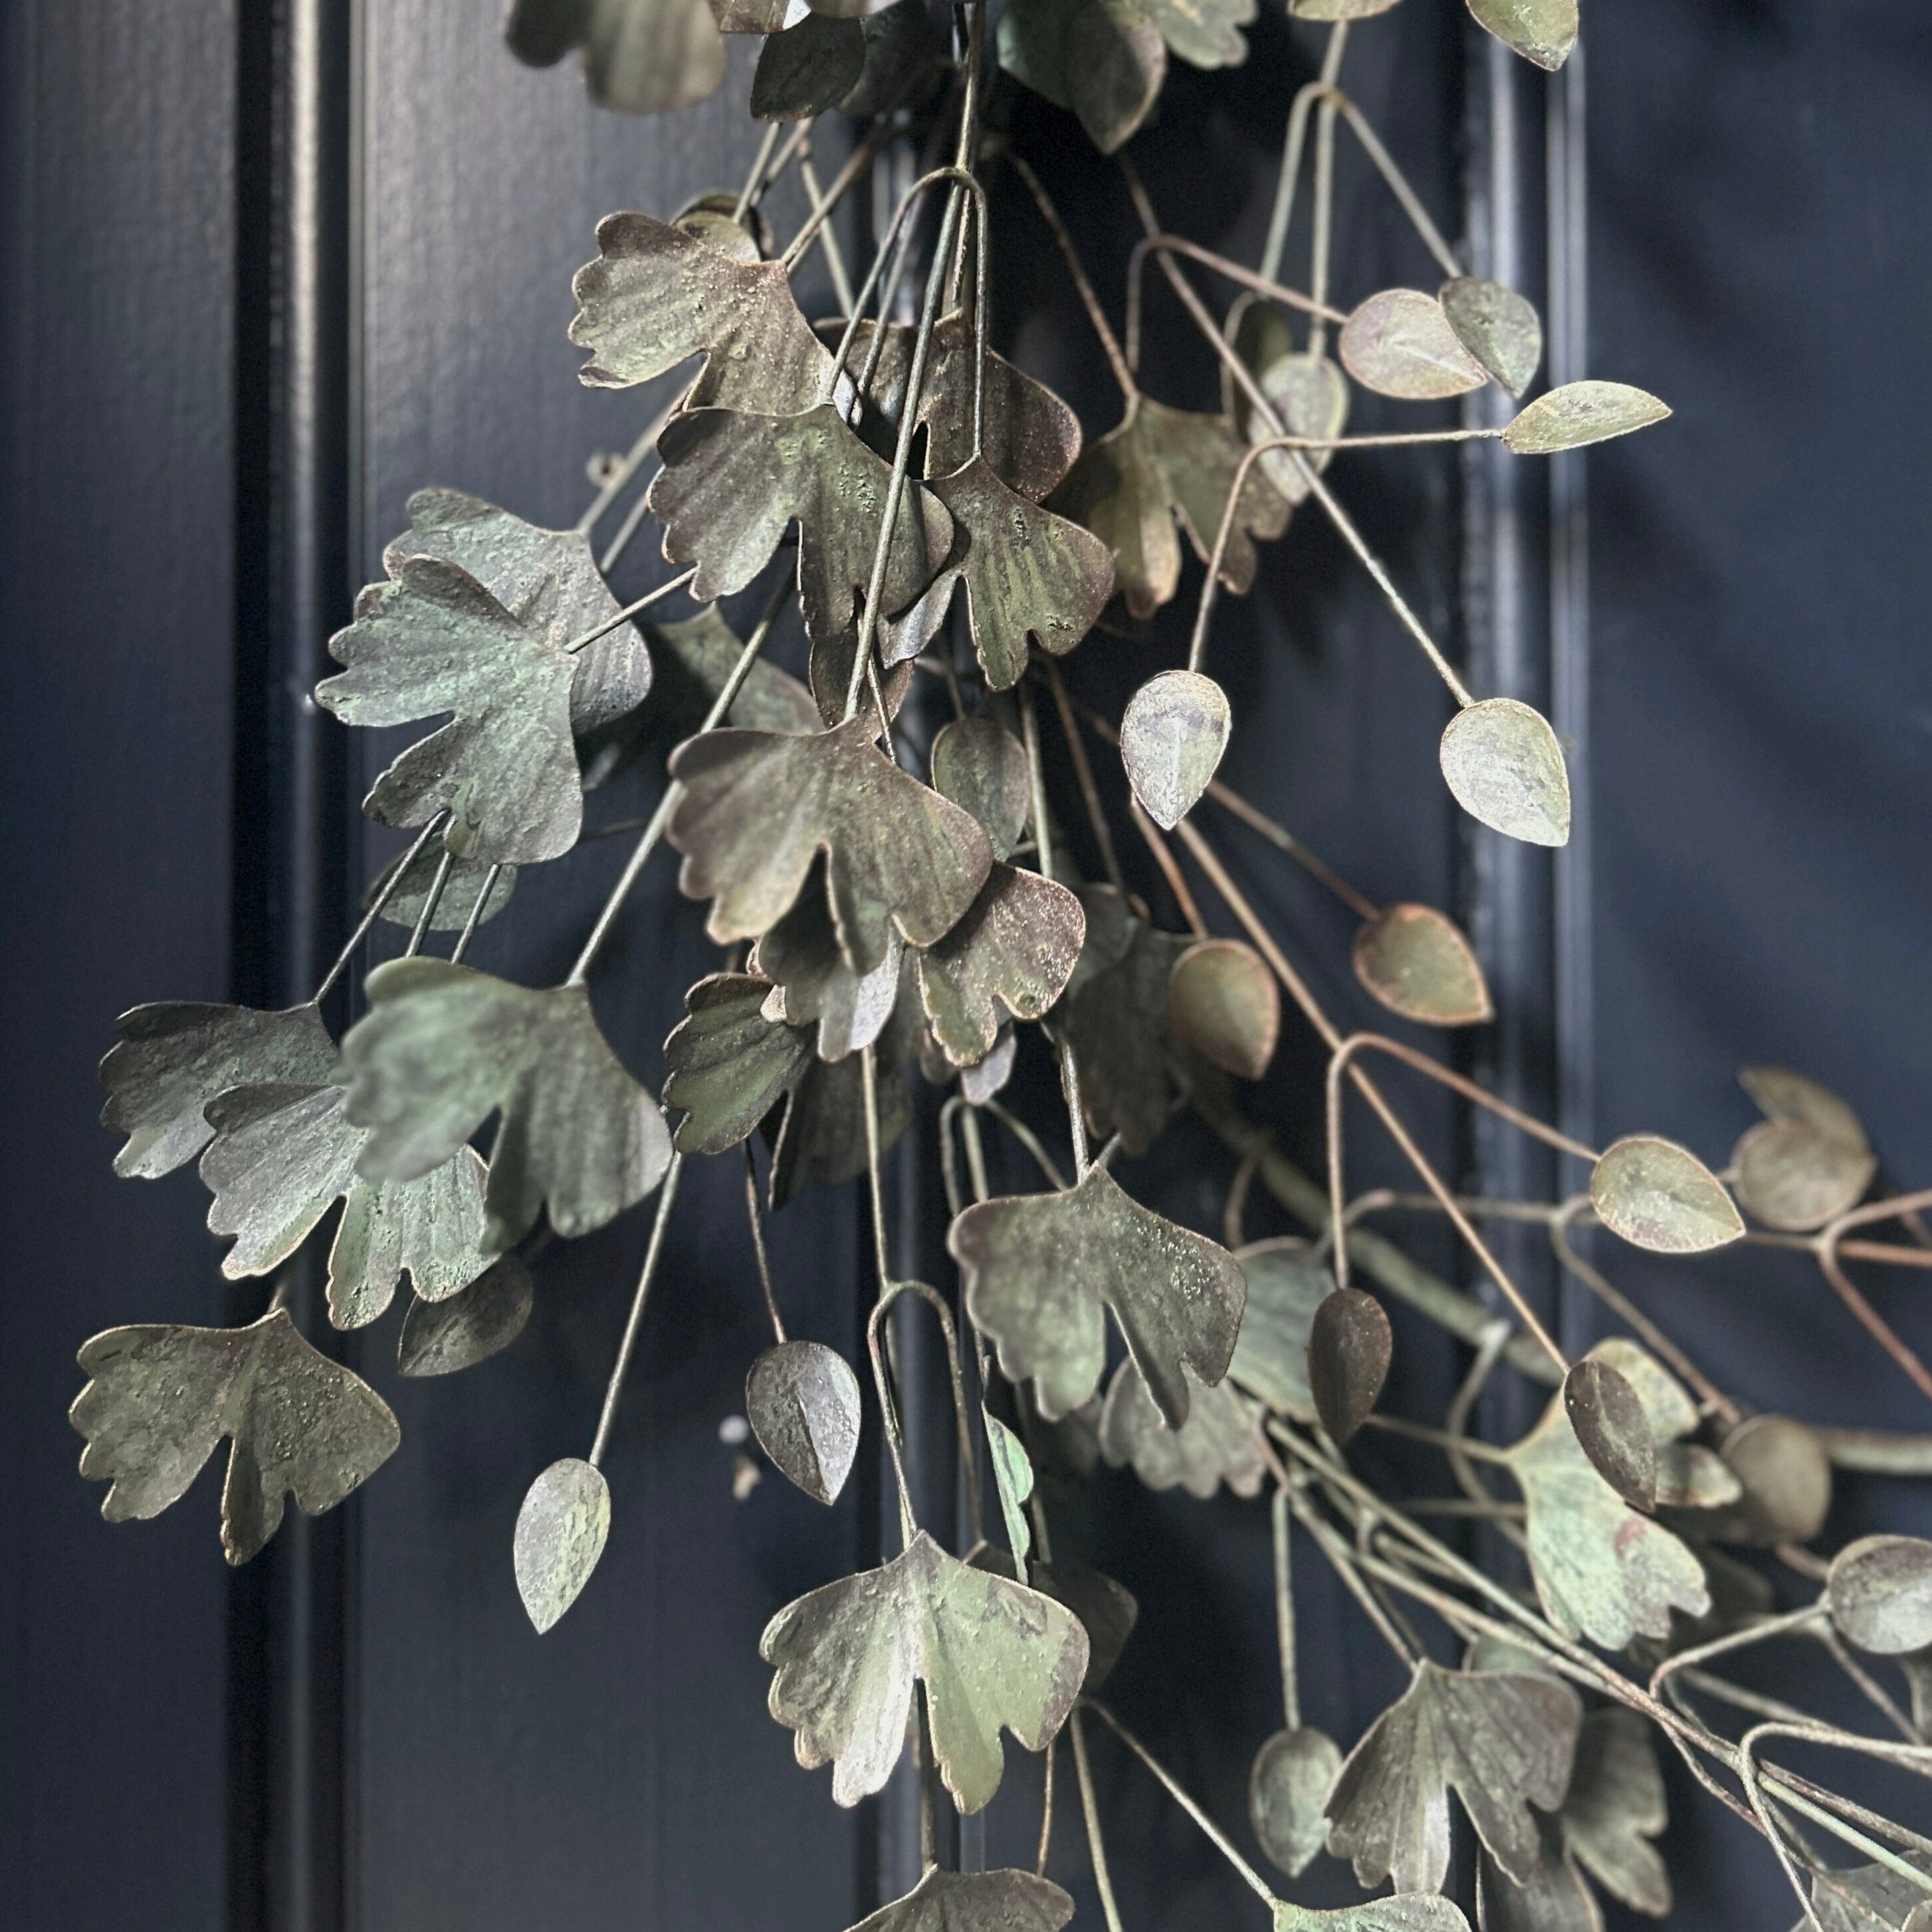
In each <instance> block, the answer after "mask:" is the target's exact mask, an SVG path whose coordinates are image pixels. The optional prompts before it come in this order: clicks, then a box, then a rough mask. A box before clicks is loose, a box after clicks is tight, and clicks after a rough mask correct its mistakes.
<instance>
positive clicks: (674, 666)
mask: <svg viewBox="0 0 1932 1932" xmlns="http://www.w3.org/2000/svg"><path fill="white" fill-rule="evenodd" d="M646 636H648V637H649V639H650V643H651V652H652V658H653V661H655V664H656V666H657V679H658V682H657V688H656V689H655V691H654V693H653V694H652V700H651V708H650V715H651V717H652V718H653V719H657V718H663V719H664V721H665V722H666V724H667V725H668V727H670V729H672V730H676V732H677V733H678V735H679V736H680V737H687V736H689V735H690V734H691V733H692V732H694V731H695V730H697V729H698V728H699V727H700V725H701V724H703V720H704V718H705V715H706V713H707V712H709V710H710V709H711V706H712V704H713V703H715V701H716V700H717V697H718V694H719V692H721V691H722V690H723V689H724V686H725V683H726V682H727V680H728V679H729V678H730V675H731V673H732V672H733V670H735V669H736V666H737V663H738V660H739V658H741V657H742V656H743V655H744V653H745V642H744V640H743V639H742V637H739V635H738V634H737V632H736V631H734V630H733V629H732V628H731V627H730V625H729V624H727V623H726V622H725V621H724V618H723V617H722V616H720V615H719V613H718V607H717V606H716V605H715V604H707V605H706V607H704V609H703V610H700V612H699V613H697V616H694V617H687V618H685V619H684V620H683V621H682V622H681V623H674V624H652V625H649V626H648V627H647V628H646ZM842 695H843V694H842V693H841V696H842ZM724 721H725V723H726V724H730V725H735V726H736V727H738V728H739V730H745V731H795V732H806V731H816V730H818V728H819V724H820V720H819V715H818V707H817V705H815V704H814V703H813V702H812V700H811V692H810V691H808V690H806V688H805V686H804V685H802V684H801V683H799V681H798V679H796V678H795V677H793V676H791V675H790V673H788V672H785V671H781V670H779V669H778V666H777V665H775V664H768V663H766V661H765V660H764V659H763V658H759V659H758V660H757V661H756V662H755V663H754V664H753V665H752V666H751V673H750V675H749V676H747V677H746V678H745V682H744V685H743V687H742V688H741V689H740V690H739V693H738V694H737V696H736V697H734V698H733V699H732V700H731V709H730V710H729V711H728V712H727V713H726V714H725V718H724Z"/></svg>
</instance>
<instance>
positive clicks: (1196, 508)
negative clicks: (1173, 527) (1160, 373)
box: [1134, 397, 1289, 595]
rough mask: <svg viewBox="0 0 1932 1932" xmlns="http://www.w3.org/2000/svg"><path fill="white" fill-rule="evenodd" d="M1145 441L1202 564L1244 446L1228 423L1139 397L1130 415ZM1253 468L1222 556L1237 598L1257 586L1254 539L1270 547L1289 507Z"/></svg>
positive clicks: (1227, 579) (1216, 532)
mask: <svg viewBox="0 0 1932 1932" xmlns="http://www.w3.org/2000/svg"><path fill="white" fill-rule="evenodd" d="M1134 418H1135V420H1136V422H1137V423H1138V424H1139V427H1140V431H1141V434H1142V437H1144V438H1145V440H1146V442H1147V444H1148V448H1149V449H1151V450H1152V451H1153V452H1154V460H1155V461H1156V462H1157V463H1159V464H1160V469H1161V473H1162V475H1163V476H1164V477H1165V478H1166V482H1167V488H1168V493H1169V499H1170V501H1171V502H1172V506H1173V510H1174V514H1175V516H1176V517H1178V518H1179V519H1180V520H1181V528H1182V529H1184V530H1185V531H1186V532H1187V539H1188V541H1189V542H1190V543H1191V544H1193V546H1194V552H1195V554H1196V556H1199V558H1200V559H1201V561H1202V562H1203V563H1205V562H1208V559H1210V558H1211V556H1213V555H1214V540H1215V538H1217V536H1219V535H1220V531H1221V520H1222V518H1223V517H1224V516H1225V515H1226V513H1227V508H1228V496H1229V492H1230V491H1232V490H1233V488H1234V487H1235V478H1236V477H1237V476H1238V475H1239V474H1240V473H1241V459H1242V458H1244V456H1245V455H1247V444H1246V443H1244V441H1243V440H1242V438H1241V436H1240V434H1238V432H1237V431H1236V430H1235V426H1234V425H1233V423H1232V422H1230V421H1229V419H1228V418H1227V417H1226V416H1204V415H1201V414H1199V413H1197V412H1196V411H1193V410H1172V409H1169V407H1167V405H1166V404H1164V403H1157V402H1155V401H1153V400H1152V399H1151V398H1147V397H1143V398H1142V399H1141V402H1140V407H1139V409H1138V410H1136V412H1134ZM1265 468H1266V466H1265V464H1259V463H1258V464H1257V465H1256V466H1255V468H1253V469H1251V470H1250V471H1249V472H1248V478H1247V481H1246V482H1245V483H1244V484H1242V486H1241V503H1240V505H1239V506H1238V508H1237V509H1236V511H1235V520H1234V523H1233V525H1232V528H1231V529H1229V533H1228V547H1227V548H1226V550H1225V551H1224V552H1223V553H1222V557H1221V573H1220V575H1221V581H1222V582H1223V583H1224V584H1226V586H1227V587H1228V588H1229V589H1230V590H1232V591H1233V592H1235V594H1236V595H1244V594H1245V593H1246V592H1247V589H1248V587H1249V586H1250V585H1251V584H1252V583H1253V582H1254V580H1255V571H1256V568H1257V567H1258V565H1259V562H1260V559H1259V555H1258V554H1257V553H1256V549H1255V544H1256V541H1257V540H1259V541H1264V542H1272V541H1274V539H1275V538H1277V537H1278V536H1280V535H1281V533H1282V532H1283V530H1285V529H1287V527H1288V517H1289V506H1288V505H1287V503H1286V502H1285V501H1284V500H1283V498H1282V497H1281V496H1280V493H1278V492H1277V490H1276V489H1275V487H1274V484H1271V482H1270V481H1268V477H1267V475H1266V473H1265Z"/></svg>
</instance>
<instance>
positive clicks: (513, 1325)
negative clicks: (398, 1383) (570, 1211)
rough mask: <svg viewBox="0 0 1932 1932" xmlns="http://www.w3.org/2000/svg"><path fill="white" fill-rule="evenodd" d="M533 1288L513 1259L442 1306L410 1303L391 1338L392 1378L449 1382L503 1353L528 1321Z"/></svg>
mask: <svg viewBox="0 0 1932 1932" xmlns="http://www.w3.org/2000/svg"><path fill="white" fill-rule="evenodd" d="M534 1298H535V1283H533V1282H532V1280H531V1279H530V1271H529V1269H528V1268H526V1267H525V1266H524V1265H523V1262H520V1260H519V1259H517V1257H516V1256H514V1255H502V1256H499V1257H498V1258H497V1259H496V1262H494V1263H493V1265H491V1266H490V1268H487V1269H485V1270H484V1272H483V1273H482V1274H480V1275H478V1277H476V1279H475V1280H474V1281H472V1283H470V1284H469V1286H468V1287H467V1288H466V1289H461V1290H460V1291H459V1292H458V1293H456V1294H455V1295H451V1296H450V1297H449V1298H448V1299H447V1300H446V1301H425V1300H424V1299H423V1298H422V1297H421V1296H420V1295H419V1296H418V1297H417V1298H416V1299H415V1300H414V1301H412V1302H411V1303H410V1306H409V1310H408V1312H407V1313H406V1314H405V1315H404V1317H403V1326H402V1331H401V1334H398V1337H396V1372H397V1373H398V1375H404V1376H452V1375H455V1373H456V1372H457V1371H458V1370H459V1369H469V1368H474V1367H475V1366H476V1364H478V1362H484V1361H488V1360H489V1358H490V1357H491V1356H492V1355H496V1354H497V1353H499V1352H500V1351H502V1349H507V1348H508V1346H510V1344H511V1343H512V1342H514V1340H516V1339H517V1337H518V1336H519V1335H520V1334H522V1333H523V1325H524V1323H525V1322H528V1321H529V1319H530V1307H531V1304H532V1301H533V1299H534Z"/></svg>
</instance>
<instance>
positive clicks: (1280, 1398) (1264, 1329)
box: [1228, 1235, 1335, 1422]
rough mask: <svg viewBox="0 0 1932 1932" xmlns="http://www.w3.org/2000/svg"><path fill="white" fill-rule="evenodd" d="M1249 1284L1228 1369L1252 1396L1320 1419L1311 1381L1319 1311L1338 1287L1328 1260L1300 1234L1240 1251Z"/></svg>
mask: <svg viewBox="0 0 1932 1932" xmlns="http://www.w3.org/2000/svg"><path fill="white" fill-rule="evenodd" d="M1235 1260H1236V1261H1237V1262H1239V1263H1240V1264H1241V1274H1242V1277H1243V1278H1244V1280H1246V1282H1247V1287H1248V1295H1247V1307H1246V1309H1245V1310H1244V1313H1243V1314H1242V1316H1241V1340H1239V1341H1238V1342H1237V1343H1235V1354H1234V1358H1233V1360H1232V1361H1230V1362H1229V1364H1228V1373H1229V1376H1230V1377H1231V1378H1232V1379H1233V1380H1234V1381H1235V1382H1238V1383H1239V1384H1240V1385H1241V1387H1242V1388H1244V1389H1246V1390H1247V1391H1248V1393H1249V1394H1250V1395H1254V1396H1258V1397H1260V1399H1261V1400H1262V1401H1263V1402H1265V1403H1267V1405H1268V1407H1269V1408H1270V1409H1274V1410H1275V1411H1277V1412H1278V1413H1280V1414H1281V1415H1286V1416H1289V1417H1292V1418H1293V1419H1294V1420H1295V1421H1297V1422H1313V1421H1316V1411H1315V1396H1314V1392H1313V1391H1312V1390H1311V1389H1310V1388H1309V1386H1308V1337H1309V1331H1310V1329H1311V1328H1312V1327H1313V1325H1314V1321H1315V1311H1316V1309H1317V1308H1319V1307H1320V1306H1321V1305H1322V1302H1323V1301H1325V1299H1326V1298H1328V1296H1329V1295H1331V1294H1333V1293H1334V1289H1335V1277H1334V1276H1333V1275H1332V1274H1330V1273H1329V1271H1328V1264H1327V1263H1326V1262H1325V1261H1323V1260H1322V1259H1321V1258H1320V1257H1319V1256H1318V1255H1316V1253H1315V1252H1314V1250H1313V1249H1311V1248H1310V1247H1309V1245H1308V1244H1307V1242H1306V1241H1303V1240H1302V1239H1301V1238H1300V1237H1299V1236H1297V1235H1283V1236H1282V1237H1280V1238H1277V1239H1276V1240H1274V1241H1256V1242H1254V1243H1253V1244H1250V1246H1249V1247H1245V1248H1238V1249H1237V1250H1235Z"/></svg>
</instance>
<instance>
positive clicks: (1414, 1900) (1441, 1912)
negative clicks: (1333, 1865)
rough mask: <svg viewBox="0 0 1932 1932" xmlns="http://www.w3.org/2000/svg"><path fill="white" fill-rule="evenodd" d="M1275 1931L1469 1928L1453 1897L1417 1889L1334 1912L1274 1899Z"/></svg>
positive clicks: (1444, 1931) (1462, 1931)
mask: <svg viewBox="0 0 1932 1932" xmlns="http://www.w3.org/2000/svg"><path fill="white" fill-rule="evenodd" d="M1274 1932H1469V1921H1468V1919H1466V1918H1464V1917H1463V1908H1462V1907H1461V1906H1460V1905H1457V1903H1455V1902H1454V1900H1451V1899H1447V1898H1438V1897H1434V1896H1433V1895H1432V1894H1430V1893H1427V1892H1417V1893H1414V1894H1410V1895H1409V1896H1406V1897H1400V1898H1372V1899H1370V1900H1369V1902H1368V1903H1367V1904H1366V1905H1345V1906H1342V1907H1341V1908H1340V1909H1339V1910H1337V1911H1334V1912H1315V1911H1311V1910H1310V1909H1309V1908H1308V1907H1307V1906H1305V1905H1291V1904H1290V1903H1289V1902H1288V1900H1286V1899H1284V1898H1278V1899H1277V1900H1275V1902H1274Z"/></svg>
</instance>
